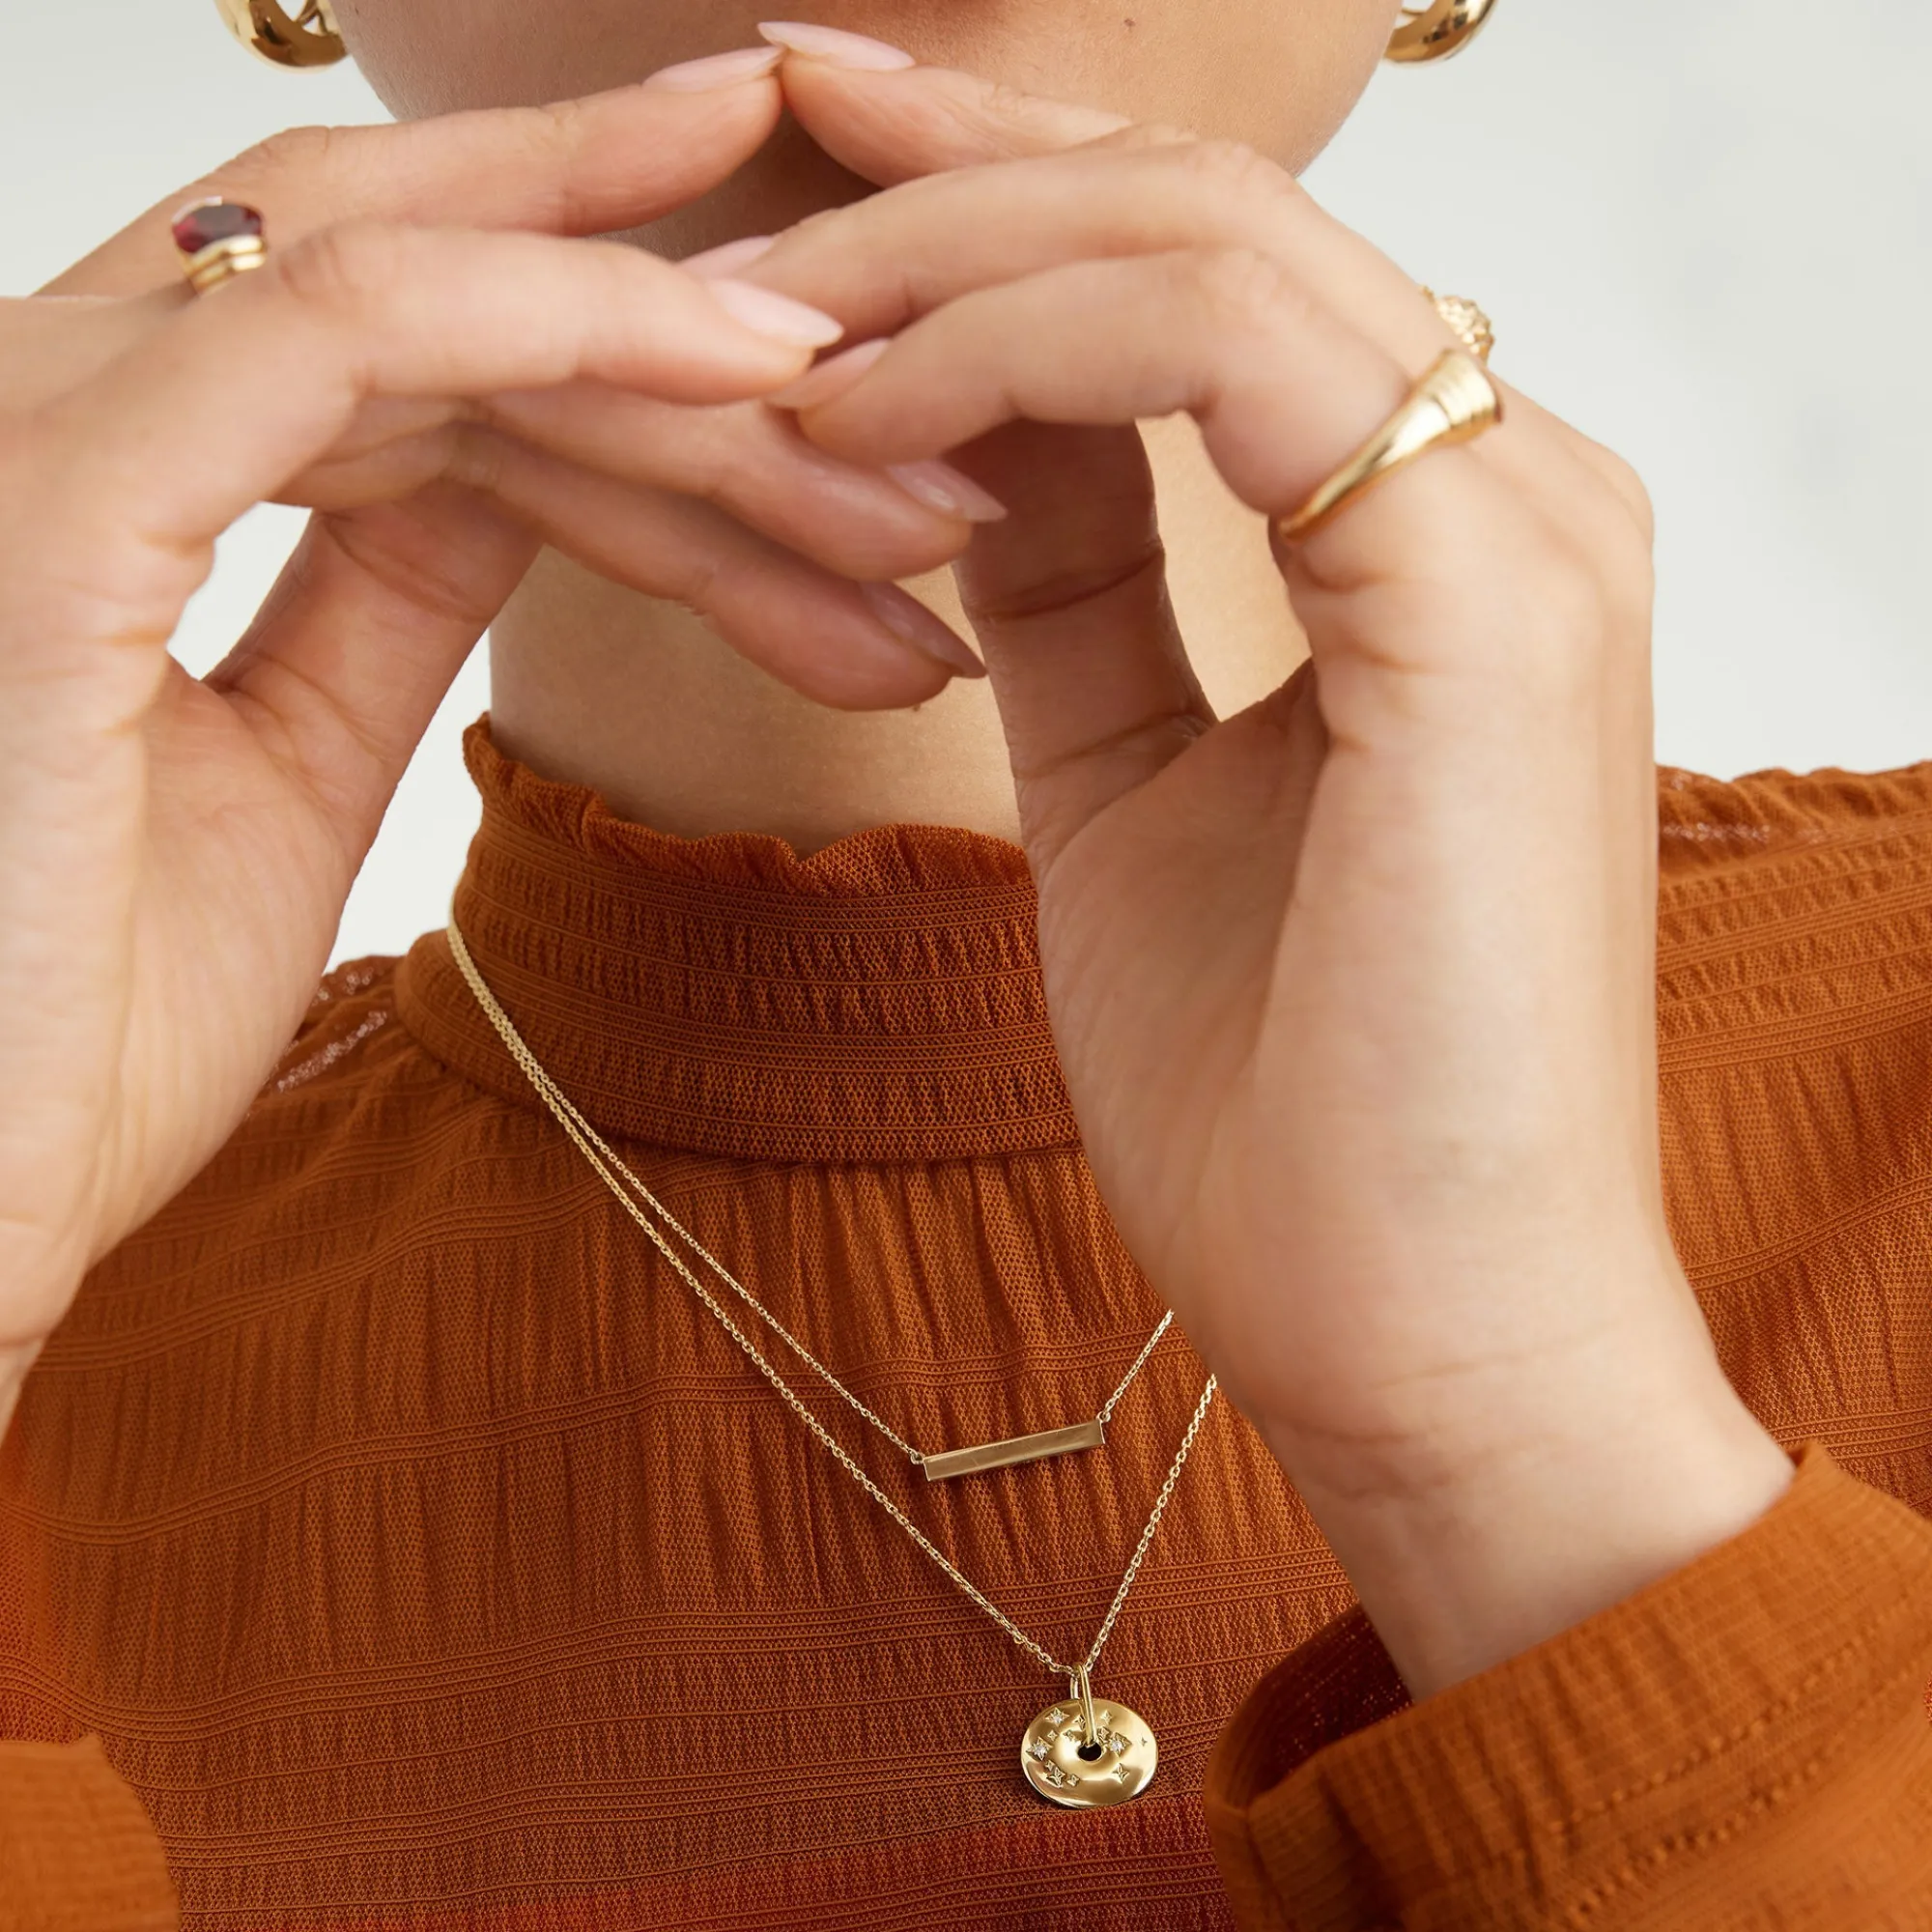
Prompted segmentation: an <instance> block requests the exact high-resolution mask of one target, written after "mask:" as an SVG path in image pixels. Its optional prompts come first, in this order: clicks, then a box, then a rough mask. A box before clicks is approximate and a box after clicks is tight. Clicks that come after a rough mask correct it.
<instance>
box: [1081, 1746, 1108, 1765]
mask: <svg viewBox="0 0 1932 1932" xmlns="http://www.w3.org/2000/svg"><path fill="white" fill-rule="evenodd" d="M1073 1755H1074V1756H1075V1757H1077V1758H1079V1759H1080V1760H1081V1761H1082V1762H1083V1763H1085V1764H1094V1763H1097V1762H1098V1761H1099V1760H1100V1759H1101V1758H1103V1757H1105V1756H1106V1755H1107V1750H1106V1747H1105V1746H1104V1745H1082V1746H1081V1747H1079V1749H1078V1750H1076V1751H1075V1752H1074V1753H1073Z"/></svg>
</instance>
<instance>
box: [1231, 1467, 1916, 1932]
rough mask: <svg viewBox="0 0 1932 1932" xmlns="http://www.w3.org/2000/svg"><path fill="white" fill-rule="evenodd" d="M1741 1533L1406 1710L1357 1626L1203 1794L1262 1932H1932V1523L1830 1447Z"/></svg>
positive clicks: (1251, 1728) (1256, 1718) (1238, 1899)
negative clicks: (1930, 1710) (1556, 1930)
mask: <svg viewBox="0 0 1932 1932" xmlns="http://www.w3.org/2000/svg"><path fill="white" fill-rule="evenodd" d="M1795 1460H1796V1462H1797V1465H1798V1466H1797V1475H1796V1478H1795V1480H1794V1481H1793V1483H1792V1486H1791V1488H1790V1489H1789V1490H1788V1491H1787V1492H1785V1494H1784V1495H1783V1496H1781V1497H1780V1498H1779V1499H1778V1501H1777V1502H1776V1504H1774V1505H1773V1507H1772V1508H1771V1510H1770V1511H1769V1512H1767V1514H1766V1515H1765V1516H1764V1517H1762V1518H1760V1519H1759V1520H1758V1521H1757V1522H1755V1523H1753V1524H1752V1525H1751V1526H1750V1527H1749V1528H1748V1529H1747V1530H1745V1531H1744V1532H1743V1533H1742V1534H1741V1535H1738V1536H1736V1537H1733V1538H1732V1539H1730V1540H1729V1541H1728V1542H1725V1543H1723V1544H1720V1545H1719V1546H1718V1547H1717V1548H1714V1549H1711V1550H1709V1551H1707V1552H1706V1553H1705V1554H1704V1555H1703V1556H1701V1557H1699V1558H1698V1559H1697V1561H1695V1562H1694V1563H1691V1564H1689V1565H1687V1566H1686V1567H1685V1568H1684V1569H1682V1570H1680V1571H1677V1572H1675V1573H1673V1574H1672V1575H1671V1576H1668V1577H1663V1578H1662V1579H1661V1580H1659V1581H1658V1582H1656V1583H1654V1584H1651V1585H1650V1586H1649V1587H1648V1588H1646V1589H1644V1590H1641V1591H1638V1592H1637V1593H1636V1594H1635V1595H1634V1596H1632V1597H1630V1598H1627V1599H1626V1600H1625V1601H1624V1602H1622V1603H1620V1604H1616V1605H1612V1606H1611V1607H1610V1608H1608V1609H1606V1610H1604V1611H1602V1612H1600V1613H1599V1614H1598V1615H1596V1616H1594V1617H1592V1618H1589V1619H1588V1620H1587V1621H1585V1622H1583V1623H1581V1624H1578V1625H1577V1626H1576V1627H1575V1628H1573V1629H1571V1630H1568V1631H1565V1632H1563V1633H1562V1634H1560V1635H1558V1636H1555V1637H1552V1638H1551V1639H1550V1640H1549V1641H1548V1642H1546V1643H1543V1644H1539V1645H1537V1646H1536V1647H1535V1648H1534V1649H1533V1650H1529V1651H1526V1652H1524V1653H1523V1654H1522V1655H1521V1656H1519V1657H1515V1658H1512V1659H1511V1660H1510V1661H1509V1662H1506V1663H1503V1664H1500V1665H1498V1666H1497V1667H1496V1668H1495V1669H1493V1670H1490V1671H1486V1672H1484V1673H1483V1674H1482V1675H1481V1676H1479V1677H1475V1678H1472V1679H1470V1680H1468V1681H1467V1682H1465V1683H1463V1684H1458V1685H1455V1686H1453V1687H1452V1688H1451V1689H1449V1690H1444V1691H1442V1692H1440V1693H1438V1694H1437V1695H1435V1696H1434V1697H1431V1698H1428V1699H1427V1700H1425V1701H1424V1702H1423V1703H1421V1704H1419V1705H1409V1704H1408V1703H1407V1700H1406V1693H1405V1691H1404V1689H1403V1686H1402V1683H1401V1680H1400V1678H1399V1677H1398V1676H1397V1674H1396V1671H1395V1667H1394V1665H1393V1664H1392V1663H1391V1662H1390V1661H1389V1657H1388V1653H1387V1652H1386V1651H1385V1650H1384V1649H1383V1648H1382V1646H1381V1644H1380V1642H1379V1641H1378V1639H1377V1637H1376V1634H1375V1633H1374V1631H1373V1629H1372V1628H1371V1627H1370V1625H1369V1623H1368V1620H1367V1619H1366V1617H1365V1616H1364V1615H1363V1614H1362V1612H1361V1611H1360V1610H1359V1609H1356V1610H1352V1611H1350V1613H1348V1614H1347V1615H1345V1616H1343V1617H1341V1618H1340V1619H1338V1620H1337V1621H1336V1622H1334V1623H1331V1624H1329V1625H1328V1626H1327V1627H1326V1628H1325V1629H1323V1630H1321V1632H1319V1633H1318V1634H1316V1635H1315V1636H1314V1637H1313V1638H1311V1639H1310V1641H1309V1642H1307V1643H1306V1644H1304V1645H1303V1646H1302V1647H1301V1648H1300V1649H1299V1650H1297V1651H1296V1652H1295V1653H1294V1654H1293V1656H1292V1657H1290V1658H1289V1659H1288V1660H1287V1662H1284V1663H1283V1664H1281V1665H1280V1666H1279V1667H1278V1668H1276V1669H1275V1670H1274V1671H1273V1672H1272V1673H1271V1674H1270V1675H1269V1676H1268V1677H1266V1678H1264V1680H1263V1681H1262V1683H1261V1684H1260V1685H1259V1686H1258V1687H1257V1689H1256V1690H1254V1691H1253V1693H1252V1694H1251V1695H1250V1696H1249V1698H1248V1699H1247V1701H1246V1702H1245V1703H1244V1704H1243V1705H1242V1707H1241V1709H1240V1710H1239V1711H1238V1712H1237V1713H1236V1717H1235V1719H1234V1721H1233V1723H1232V1724H1231V1725H1230V1726H1229V1728H1228V1730H1227V1731H1226V1732H1225V1733H1224V1734H1223V1736H1222V1739H1221V1741H1220V1743H1219V1745H1218V1746H1217V1747H1216V1750H1215V1754H1214V1758H1213V1761H1212V1763H1211V1765H1210V1767H1209V1770H1208V1794H1207V1797H1208V1823H1209V1826H1210V1829H1211V1830H1212V1833H1213V1836H1214V1843H1215V1852H1216V1856H1217V1858H1218V1859H1219V1861H1220V1864H1221V1868H1222V1871H1223V1874H1224V1875H1225V1877H1226V1880H1227V1883H1228V1888H1229V1890H1230V1892H1231V1894H1232V1896H1233V1898H1234V1901H1235V1907H1236V1913H1237V1915H1238V1917H1239V1919H1240V1922H1241V1924H1242V1925H1243V1926H1244V1927H1252V1928H1261V1927H1272V1928H1292V1932H1370V1928H1393V1927H1395V1926H1398V1925H1400V1926H1404V1927H1414V1928H1422V1927H1428V1928H1430V1932H1452V1928H1454V1929H1455V1932H1460V1928H1465V1927H1466V1928H1469V1932H1477V1928H1481V1932H1505V1928H1511V1932H1528V1928H1531V1927H1536V1928H1545V1927H1558V1926H1561V1927H1565V1928H1570V1927H1576V1928H1604V1932H1609V1928H1612V1927H1614V1928H1615V1932H1660V1928H1664V1927H1668V1928H1671V1932H1691V1928H1698V1932H1705V1928H1713V1927H1719V1926H1722V1927H1730V1928H1738V1932H1742V1929H1743V1928H1747V1927H1763V1928H1767V1932H1769V1928H1772V1927H1776V1928H1778V1932H1813V1928H1816V1932H1827V1928H1830V1932H1853V1928H1856V1927H1865V1926H1873V1927H1876V1926H1879V1925H1884V1926H1887V1927H1895V1928H1905V1927H1932V1722H1928V1721H1927V1708H1926V1683H1927V1679H1928V1677H1932V1521H1928V1520H1925V1519H1924V1518H1922V1517H1920V1516H1919V1515H1918V1514H1917V1513H1916V1512H1915V1511H1913V1510H1912V1509H1910V1508H1908V1507H1907V1506H1906V1505H1905V1504H1903V1503H1901V1502H1898V1501H1896V1500H1894V1499H1893V1498H1891V1497H1889V1496H1887V1495H1885V1494H1883V1493H1881V1492H1879V1491H1877V1490H1874V1489H1871V1488H1868V1487H1867V1486H1866V1485H1864V1484H1862V1483H1861V1482H1859V1481H1857V1480H1856V1479H1855V1478H1853V1477H1852V1476H1850V1475H1848V1474H1847V1473H1846V1472H1845V1471H1844V1470H1842V1469H1841V1468H1839V1467H1838V1465H1837V1464H1836V1463H1833V1461H1832V1459H1831V1457H1830V1456H1829V1455H1828V1454H1827V1452H1826V1450H1825V1448H1824V1446H1823V1445H1822V1444H1821V1443H1818V1442H1815V1441H1811V1442H1806V1443H1805V1444H1804V1448H1803V1449H1802V1450H1801V1451H1800V1452H1798V1454H1797V1457H1796V1459H1795Z"/></svg>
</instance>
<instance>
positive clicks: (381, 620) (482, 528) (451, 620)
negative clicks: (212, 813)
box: [156, 485, 539, 903]
mask: <svg viewBox="0 0 1932 1932" xmlns="http://www.w3.org/2000/svg"><path fill="white" fill-rule="evenodd" d="M538 541H539V540H538V537H537V536H536V534H535V533H534V532H533V531H531V530H530V529H529V528H527V527H526V526H525V525H524V524H523V523H522V522H521V521H520V520H519V519H517V518H516V517H514V516H513V515H511V514H510V513H509V512H508V511H507V510H504V509H502V508H500V507H498V506H497V505H494V504H492V503H491V502H489V501H488V500H487V499H486V498H484V497H480V496H478V495H476V494H475V493H474V492H472V491H469V490H464V489H460V488H457V487H455V486H449V485H445V486H442V487H440V488H437V487H432V488H429V489H424V490H419V491H417V492H415V493H414V494H413V495H412V497H410V498H409V500H408V501H406V502H401V503H380V504H374V505H372V506H370V507H369V508H368V509H365V510H360V511H357V512H355V514H353V515H350V516H334V517H331V516H316V517H312V518H310V520H309V524H308V527H307V529H306V530H305V531H304V532H303V535H302V538H301V541H300V542H299V543H298V545H297V547H296V549H295V552H294V554H292V555H291V556H290V558H289V560H288V562H287V564H286V565H285V566H284V567H283V569H282V572H281V575H280V577H279V578H278V579H277V580H276V582H275V585H274V587H273V588H272V589H271V590H270V593H269V595H268V597H267V599H266V600H265V601H264V602H263V605H262V608H261V610H260V611H259V612H257V614H256V617H255V620H254V622H253V623H252V624H251V625H250V626H249V627H248V630H247V631H246V633H245V634H244V635H243V636H242V637H241V640H240V641H239V642H238V643H237V644H236V646H235V648H234V649H233V650H232V651H231V652H229V654H228V656H227V657H226V658H225V659H224V660H223V661H222V663H221V664H220V665H218V666H217V667H216V668H214V669H213V671H211V672H210V673H209V675H208V677H207V678H206V679H205V680H204V682H205V683H206V684H207V685H208V686H209V687H210V689H212V690H213V691H217V692H220V693H223V694H225V695H228V696H232V697H236V698H239V699H240V700H241V701H242V702H243V703H244V704H246V705H247V706H248V707H249V708H250V709H251V711H253V712H254V713H255V714H256V716H257V717H258V718H260V719H263V720H272V721H274V725H275V729H274V730H273V731H272V732H267V731H264V732H260V733H259V734H258V735H260V736H261V737H262V738H263V740H264V743H265V746H266V748H267V750H268V751H269V753H270V755H271V756H274V757H275V758H276V759H277V760H278V761H280V762H283V763H285V764H286V765H287V766H288V767H289V768H290V769H291V770H292V772H294V773H295V774H297V775H298V776H299V778H300V779H301V781H302V782H303V784H304V785H305V786H306V787H307V789H308V790H309V792H310V793H311V795H312V796H314V798H315V799H316V801H317V803H318V805H319V806H320V808H321V815H322V818H323V820H324V822H325V823H326V824H327V827H328V829H329V832H330V833H331V835H332V836H333V838H334V840H335V845H336V850H337V853H338V855H339V858H340V861H341V867H342V871H341V876H340V879H339V880H338V881H337V884H338V885H339V887H340V889H341V891H343V892H346V891H347V890H348V887H349V883H350V881H351V880H352V879H353V878H354V877H355V870H356V868H357V867H359V866H360V865H361V863H362V859H363V857H364V855H365V854H366V853H367V851H368V849H369V846H370V844H371V843H372V842H373V841H374V839H375V837H376V833H377V830H378V829H379V828H380V826H381V825H382V822H383V814H384V810H386V809H387V807H388V803H389V799H390V797H391V795H392V794H393V792H394V791H395V788H396V785H397V783H398V781H400V780H401V778H402V775H403V772H404V769H405V768H406V767H407V766H408V764H409V761H410V759H411V757H412V755H413V753H414V752H415V748H416V745H417V743H418V742H419V741H420V739H421V737H422V734H423V732H424V731H425V730H427V729H428V728H429V723H430V720H431V718H433V717H434V716H435V714H436V708H437V706H438V705H439V704H440V702H441V701H442V696H443V694H444V693H445V692H446V691H447V690H448V689H449V686H450V682H451V680H452V679H453V678H454V677H455V676H456V673H457V671H458V670H459V669H461V668H462V666H463V661H464V660H465V659H466V658H467V657H468V656H469V653H470V651H471V650H472V649H473V648H474V647H475V644H476V642H477V639H480V638H481V637H482V635H483V633H484V631H485V629H487V628H488V626H489V624H490V622H491V621H492V619H493V618H494V617H495V616H496V614H497V611H498V610H499V609H500V608H501V606H502V604H503V601H504V600H505V599H506V598H507V597H508V596H509V594H510V593H511V591H513V590H514V589H515V588H516V587H517V584H518V583H519V582H521V581H522V578H523V576H524V573H525V572H526V570H527V569H528V568H529V566H530V563H531V561H532V560H533V559H534V557H535V555H536V552H537V548H538ZM182 777H183V780H184V782H183V784H182V785H181V786H180V787H179V788H173V787H170V786H169V785H168V783H167V782H166V779H167V775H166V774H165V773H163V774H161V775H160V779H159V781H157V786H156V810H162V811H165V810H167V809H168V808H169V805H170V802H171V801H172V800H174V799H175V798H176V797H177V796H179V802H180V804H181V807H182V809H183V810H186V811H189V812H192V811H193V810H195V809H196V805H197V798H196V789H195V785H194V775H193V774H192V773H191V772H189V773H185V774H183V775H182ZM329 902H330V903H333V899H332V898H331V899H330V901H329Z"/></svg>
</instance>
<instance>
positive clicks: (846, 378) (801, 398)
mask: <svg viewBox="0 0 1932 1932" xmlns="http://www.w3.org/2000/svg"><path fill="white" fill-rule="evenodd" d="M892 346H893V345H892V342H891V341H890V339H889V338H887V337H885V336H883V335H882V336H880V337H879V338H878V340H877V341H875V342H862V343H860V345H859V346H858V348H856V349H848V350H846V351H845V352H844V353H843V354H842V355H834V356H833V357H832V358H831V359H830V360H829V361H825V362H821V363H820V364H819V365H818V367H817V368H815V369H808V370H807V371H806V372H805V374H804V375H803V376H801V377H800V378H799V379H798V381H797V382H795V383H787V384H785V385H784V387H783V388H782V389H775V390H773V392H772V393H771V394H770V395H769V396H767V397H766V398H765V401H766V402H768V403H772V404H775V405H776V406H777V407H778V408H780V409H781V410H815V409H817V408H819V407H820V406H821V405H822V404H825V403H836V402H837V401H838V398H839V397H840V396H842V395H844V394H845V392H846V391H847V390H848V389H855V388H857V387H858V386H859V378H860V377H861V376H863V375H864V374H865V373H866V371H867V369H869V368H870V367H871V366H872V364H873V363H875V362H876V361H877V360H878V359H879V357H880V356H881V355H884V354H885V353H886V351H887V350H888V349H890V348H891V347H892Z"/></svg>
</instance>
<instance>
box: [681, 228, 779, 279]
mask: <svg viewBox="0 0 1932 1932" xmlns="http://www.w3.org/2000/svg"><path fill="white" fill-rule="evenodd" d="M778 245H779V238H778V237H777V236H776V235H748V236H746V237H745V239H744V240H743V241H726V242H725V245H724V246H723V247H721V248H707V249H705V251H704V252H703V253H702V254H701V255H687V256H686V257H685V258H684V271H685V273H686V274H687V275H697V276H699V277H704V276H712V275H735V274H736V273H737V272H738V270H740V269H749V268H750V267H751V266H752V264H753V262H755V261H758V260H759V259H760V258H761V257H763V256H766V255H769V254H770V253H771V252H772V250H773V249H774V248H776V247H777V246H778Z"/></svg>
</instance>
